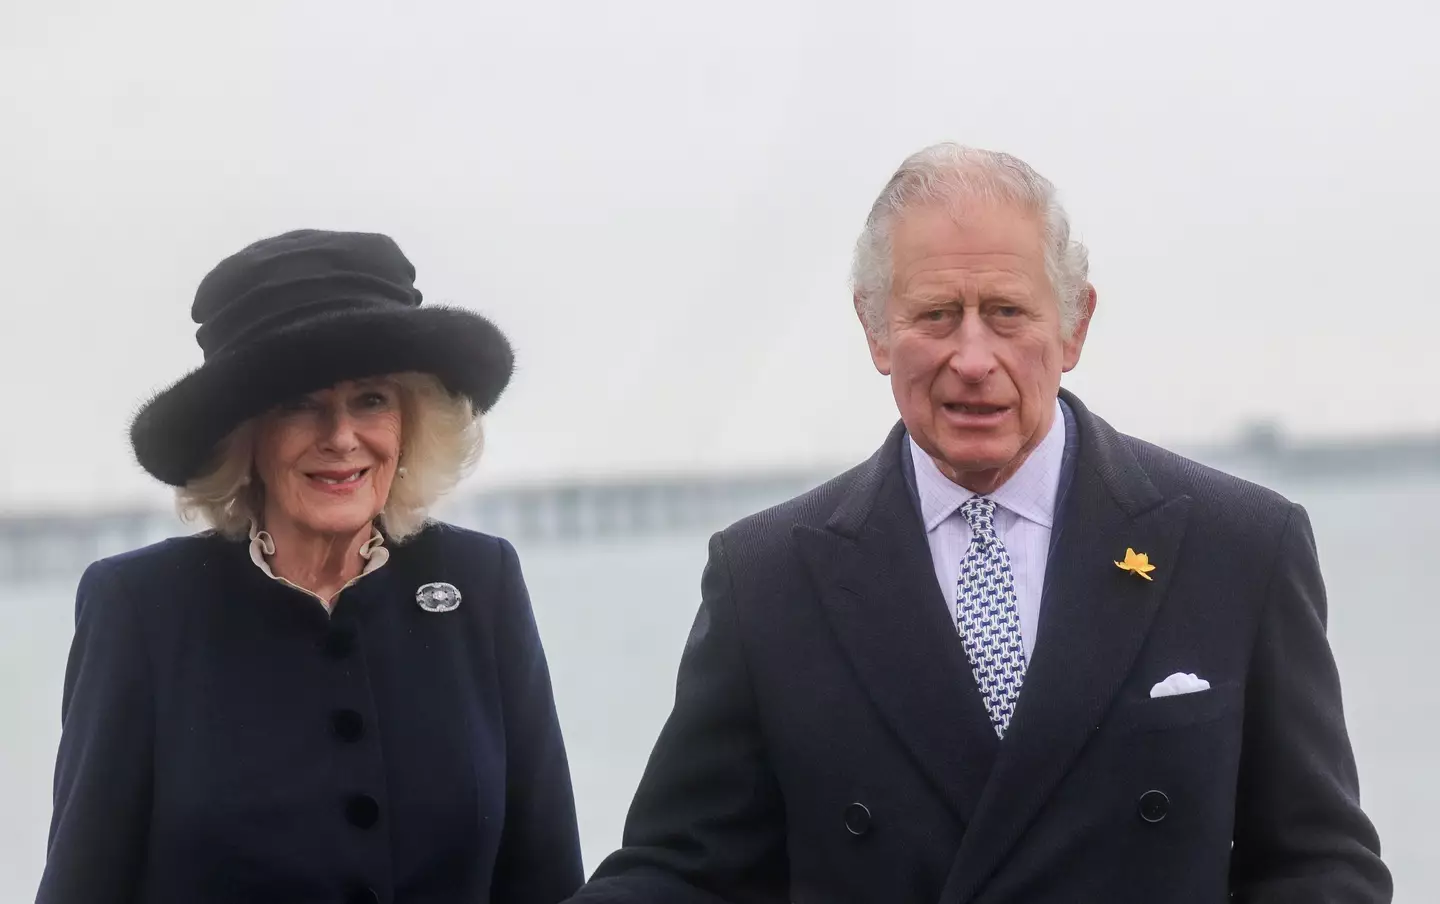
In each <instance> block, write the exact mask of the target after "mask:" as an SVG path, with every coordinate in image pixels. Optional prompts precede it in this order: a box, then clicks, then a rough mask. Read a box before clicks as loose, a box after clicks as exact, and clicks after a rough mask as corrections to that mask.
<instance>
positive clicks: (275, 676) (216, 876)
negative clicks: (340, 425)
mask: <svg viewBox="0 0 1440 904" xmlns="http://www.w3.org/2000/svg"><path fill="white" fill-rule="evenodd" d="M389 548H390V550H391V553H390V560H389V561H388V562H387V563H386V564H385V565H384V566H383V567H381V568H379V569H377V570H376V571H374V572H372V573H371V574H368V575H366V576H364V577H363V578H361V579H360V580H359V581H358V582H356V583H355V584H353V585H352V586H350V587H349V588H347V589H346V590H344V591H343V592H342V593H341V594H340V595H339V597H338V598H337V599H336V602H335V604H334V609H333V614H330V613H327V612H326V610H325V608H324V607H323V606H322V605H321V604H320V602H319V601H318V600H316V599H314V598H312V597H309V596H307V595H306V594H304V593H302V592H300V591H298V590H295V589H292V588H289V587H286V586H284V585H282V584H281V583H279V582H278V581H275V580H273V579H271V578H269V577H267V576H266V575H265V574H264V573H263V572H261V571H260V569H259V568H257V567H256V566H255V564H254V563H253V562H252V561H251V560H250V558H249V550H248V546H247V544H246V543H245V542H236V541H232V540H227V539H223V538H220V537H218V536H216V535H213V534H202V535H200V536H196V537H188V538H184V539H173V540H167V541H165V542H162V543H159V544H157V545H155V546H152V547H149V548H147V549H142V550H139V551H137V552H132V553H128V554H125V555H122V556H118V557H115V558H111V559H106V560H103V561H100V562H96V563H95V564H93V565H91V566H90V568H89V569H88V570H87V571H86V572H85V575H84V577H83V578H82V579H81V582H80V587H79V593H78V599H77V602H76V633H75V639H74V644H73V647H72V651H71V655H70V660H69V665H68V669H67V673H66V678H65V687H64V698H63V703H62V709H61V712H62V720H63V730H62V734H61V740H60V749H59V755H58V759H57V765H56V771H55V811H54V817H53V821H52V824H51V830H50V848H49V858H48V862H47V864H46V867H45V872H44V876H43V878H42V881H41V885H40V890H39V895H38V898H37V900H38V902H40V904H109V902H115V904H120V902H126V904H140V902H157V904H158V902H165V904H173V902H195V904H200V902H204V904H226V902H235V904H241V902H245V904H255V902H262V901H263V902H266V904H288V902H297V904H298V902H306V904H309V902H317V904H318V902H336V904H339V902H351V901H354V902H360V901H370V902H375V901H378V902H396V904H458V902H466V904H472V902H473V904H478V902H487V901H494V902H497V904H510V902H516V904H531V902H533V904H548V902H555V901H559V900H562V899H564V898H565V897H566V896H567V895H569V894H571V893H572V892H573V891H574V890H575V889H576V888H577V887H579V885H580V883H581V881H582V879H583V875H582V872H581V863H580V849H579V838H578V834H579V833H578V831H577V828H576V818H575V806H574V798H573V794H572V791H571V784H570V774H569V767H568V764H567V761H566V755H565V747H564V743H563V741H562V739H561V734H560V727H559V724H558V722H557V719H556V713H555V707H554V702H553V699H552V696H551V687H550V677H549V671H548V668H547V665H546V660H545V655H544V652H543V650H542V648H541V644H540V638H539V636H538V634H537V632H536V626H535V621H534V616H533V613H532V611H531V608H530V600H529V596H528V594H527V592H526V589H525V583H524V580H523V579H522V576H521V572H520V566H519V563H518V560H517V558H516V555H515V550H514V549H513V547H511V545H510V544H509V543H507V542H506V541H504V540H501V539H497V538H494V537H489V536H485V535H482V534H478V533H473V532H470V531H465V530H460V529H458V528H454V527H450V526H446V525H439V524H434V525H431V526H429V527H427V528H426V529H425V530H424V531H423V532H421V533H420V534H419V535H418V536H416V537H415V538H413V539H411V540H410V541H409V542H408V543H406V544H404V545H400V546H396V545H393V544H391V545H390V546H389ZM436 581H444V582H448V583H450V584H453V585H455V587H457V588H458V589H459V590H460V592H461V594H462V602H461V604H460V606H459V607H458V608H457V609H455V610H454V611H451V612H428V611H425V610H423V609H421V608H420V607H419V606H418V605H417V604H416V602H415V599H416V590H417V588H419V587H420V586H421V585H423V584H426V583H430V582H436Z"/></svg>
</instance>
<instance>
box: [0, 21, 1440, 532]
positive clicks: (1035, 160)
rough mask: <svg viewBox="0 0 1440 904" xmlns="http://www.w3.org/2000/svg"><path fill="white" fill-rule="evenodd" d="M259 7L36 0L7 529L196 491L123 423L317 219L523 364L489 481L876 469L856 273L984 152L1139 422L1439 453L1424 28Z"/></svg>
mask: <svg viewBox="0 0 1440 904" xmlns="http://www.w3.org/2000/svg"><path fill="white" fill-rule="evenodd" d="M220 6H221V5H220V4H213V3H194V2H184V3H181V2H168V3H161V2H141V3H130V4H123V5H116V4H106V3H99V2H93V0H92V2H83V3H77V2H70V3H66V2H55V0H50V2H45V3H38V2H29V3H22V2H20V0H9V2H7V3H4V4H3V5H0V99H3V107H0V111H3V115H4V118H3V123H4V125H3V141H0V174H3V175H0V267H3V272H4V273H5V274H6V290H5V296H4V300H3V304H4V311H5V317H4V320H3V323H4V327H3V331H0V375H3V377H4V379H5V382H6V384H7V385H8V386H9V388H10V391H9V392H8V394H7V402H8V404H7V406H6V427H5V440H4V441H3V442H0V508H15V507H24V508H30V507H38V506H42V505H49V504H52V503H53V504H86V503H97V504H98V503H106V502H119V501H128V500H136V499H160V498H162V494H161V493H160V491H159V490H158V488H157V487H155V486H154V485H153V484H152V483H151V482H149V481H148V480H147V478H145V477H144V475H143V474H142V473H141V472H139V470H138V469H137V468H136V467H135V466H134V465H133V463H132V462H131V459H130V456H129V450H128V447H127V445H126V438H125V429H126V426H127V424H128V419H129V416H130V413H131V412H132V411H133V409H134V408H135V406H136V405H137V404H138V403H139V402H140V400H142V399H143V398H144V397H145V396H146V395H147V394H148V393H150V392H153V391H155V390H156V389H158V388H160V387H162V386H164V385H166V384H168V383H169V382H171V381H173V380H174V379H176V378H178V377H179V376H180V375H181V374H182V373H183V372H184V371H185V370H187V369H189V368H190V367H193V366H195V365H197V364H198V363H199V360H200V355H199V350H198V348H197V347H196V346H195V344H194V335H193V330H194V325H193V324H192V323H191V322H190V321H189V316H188V307H189V304H190V300H191V296H192V294H193V292H194V288H195V285H196V283H197V282H198V281H199V279H200V278H201V277H202V276H203V275H204V273H205V272H206V270H208V269H209V267H210V266H212V265H213V264H214V263H215V262H216V261H218V260H219V259H220V258H221V257H222V256H224V255H226V254H228V253H230V252H232V251H234V250H236V249H237V248H239V247H240V246H242V245H243V244H245V243H247V242H249V241H252V240H253V239H255V238H258V237H260V236H262V235H266V234H271V233H275V232H280V231H283V230H286V229H291V228H296V227H301V226H317V227H327V228H362V229H373V230H378V231H383V232H387V233H390V234H391V235H393V236H395V237H396V239H397V240H398V241H399V242H400V243H401V246H402V247H403V248H404V249H405V250H406V252H407V253H408V254H409V255H410V256H411V258H412V260H414V261H415V263H416V265H417V267H418V268H419V274H420V276H419V284H420V287H421V288H422V289H423V290H424V291H425V293H426V297H427V299H428V300H430V301H446V302H452V303H460V304H464V305H467V306H471V307H474V308H476V309H478V310H481V311H483V312H485V313H487V314H489V315H491V316H493V317H494V318H495V319H496V321H497V322H498V323H500V324H501V326H502V327H503V328H504V329H506V331H507V332H508V333H509V334H510V335H511V337H512V339H513V340H514V342H515V344H516V346H517V350H518V353H519V361H520V372H519V375H518V377H517V379H516V381H515V383H514V384H513V385H512V388H511V390H510V392H509V393H508V394H507V395H506V397H505V398H504V400H503V401H502V403H501V406H500V408H499V409H498V410H497V412H496V414H495V415H494V416H493V417H492V419H491V421H490V425H489V431H490V444H489V451H488V453H487V459H486V461H485V463H484V464H483V465H482V468H481V470H480V473H479V475H477V477H476V478H474V480H477V481H484V480H493V481H509V480H515V479H529V478H538V477H543V476H547V475H557V474H563V475H576V474H599V473H608V472H612V471H616V470H624V471H647V470H652V469H656V468H664V469H691V468H701V467H724V468H745V467H752V466H760V465H765V464H773V463H782V462H797V461H803V462H832V461H833V462H836V463H845V462H848V461H851V460H854V459H856V458H858V457H861V456H863V455H866V454H868V453H869V451H871V450H872V449H873V447H874V446H875V445H876V444H877V443H878V442H879V440H880V439H881V437H882V436H883V434H884V432H885V430H886V429H887V428H888V427H889V425H890V424H891V423H892V422H893V419H894V416H895V415H894V408H893V403H892V402H891V400H890V397H889V391H888V386H887V384H886V383H885V382H884V380H883V379H882V378H880V377H879V376H877V375H876V374H875V373H874V371H873V370H872V369H871V367H870V364H869V360H868V358H867V356H866V354H865V350H864V342H863V337H862V335H861V332H860V329H859V327H858V325H857V324H856V322H855V320H854V317H853V315H852V314H851V312H850V310H849V298H848V290H847V287H846V269H847V265H848V257H849V251H850V247H851V243H852V242H853V240H854V238H855V235H856V233H857V231H858V229H859V226H860V224H861V220H862V218H863V216H864V213H865V211H866V209H867V207H868V205H869V203H870V201H871V200H872V198H873V196H874V194H875V193H876V192H877V191H878V189H879V188H880V186H881V185H882V184H883V182H884V180H885V179H886V178H887V177H888V175H889V173H890V172H891V171H892V170H893V168H894V166H895V165H896V164H897V163H898V162H899V160H900V159H901V158H902V157H903V156H904V155H905V154H907V153H909V152H910V151H912V150H915V149H916V148H918V147H920V146H923V145H925V144H928V143H930V142H932V141H936V140H940V139H947V138H953V139H957V140H961V141H965V142H967V143H972V144H978V145H982V146H988V147H995V148H999V149H1003V150H1008V151H1011V152H1014V153H1017V154H1019V155H1021V156H1022V157H1024V158H1026V159H1027V160H1029V161H1030V162H1031V163H1032V164H1034V165H1035V166H1036V167H1037V168H1038V169H1040V170H1041V171H1042V172H1044V173H1046V174H1047V175H1048V176H1050V177H1051V178H1052V179H1053V180H1054V181H1055V182H1056V183H1057V184H1058V185H1059V186H1060V188H1061V191H1062V193H1063V194H1064V197H1065V199H1066V201H1067V204H1068V206H1069V208H1070V211H1071V215H1072V217H1073V219H1074V221H1075V224H1076V227H1077V229H1078V230H1079V233H1080V235H1081V236H1082V237H1083V238H1084V239H1085V240H1086V242H1087V243H1088V244H1089V245H1090V248H1091V272H1092V278H1093V280H1094V282H1095V284H1096V286H1097V288H1098V290H1099V295H1100V308H1099V312H1098V314H1097V318H1096V321H1095V325H1094V328H1093V329H1092V331H1091V338H1090V341H1089V343H1088V345H1087V347H1086V353H1085V357H1084V360H1082V362H1081V365H1080V368H1079V369H1078V370H1077V371H1076V372H1075V373H1074V374H1072V375H1070V376H1069V377H1067V385H1069V386H1070V387H1071V388H1073V389H1075V390H1076V391H1077V392H1079V393H1080V394H1081V395H1082V397H1083V398H1085V400H1086V401H1087V402H1088V403H1089V404H1090V405H1091V406H1092V407H1093V408H1095V409H1097V410H1098V411H1099V412H1100V413H1101V414H1103V415H1104V416H1106V417H1107V418H1108V419H1109V420H1111V422H1112V423H1114V424H1116V426H1118V427H1120V428H1121V429H1124V430H1128V431H1132V432H1137V433H1140V434H1142V435H1145V436H1147V437H1148V438H1151V439H1155V440H1157V441H1162V442H1184V441H1189V440H1196V439H1213V438H1218V437H1223V436H1224V435H1227V434H1229V433H1230V432H1232V431H1233V430H1234V429H1235V427H1236V426H1237V425H1238V424H1240V423H1242V422H1244V421H1246V420H1249V419H1252V418H1255V417H1259V416H1268V415H1272V414H1273V415H1275V416H1278V417H1279V418H1280V419H1281V420H1282V421H1283V423H1284V424H1285V425H1286V426H1287V428H1289V429H1293V430H1294V431H1296V432H1300V433H1342V432H1361V431H1373V430H1418V429H1432V430H1433V429H1437V428H1440V405H1437V404H1436V402H1435V397H1436V395H1437V389H1440V377H1437V375H1436V369H1435V364H1434V355H1435V351H1434V349H1435V336H1436V334H1437V328H1440V315H1437V313H1436V310H1437V302H1440V298H1437V294H1440V293H1437V289H1436V288H1435V285H1436V280H1435V276H1434V259H1435V248H1436V247H1437V245H1440V219H1437V217H1436V211H1437V210H1440V173H1437V168H1436V165H1435V161H1437V160H1440V125H1437V110H1440V53H1436V51H1435V49H1434V35H1436V34H1437V33H1440V12H1437V7H1436V5H1435V4H1433V3H1430V2H1426V0H1413V2H1404V3H1402V2H1395V3H1388V2H1370V3H1365V4H1353V3H1347V4H1343V5H1342V4H1326V3H1323V2H1322V3H1314V2H1311V3H1302V2H1287V3H1265V2H1256V0H1244V2H1235V0H1217V2H1207V3H1204V4H1189V5H1187V6H1186V7H1185V8H1184V9H1183V10H1181V9H1178V8H1177V7H1175V6H1174V5H1172V4H1157V3H1147V2H1123V3H1122V2H1109V3H1106V2H1099V3H1086V4H1075V3H1065V2H1051V3H1031V4H1024V3H1010V4H1000V3H991V4H986V5H976V4H960V3H954V2H926V3H887V4H874V3H856V2H844V3H840V2H831V0H826V2H790V3H777V2H774V0H768V2H742V3H727V4H677V3H674V2H662V0H648V2H643V3H605V4H599V3H582V2H564V3H525V4H514V3H512V4H503V5H502V4H488V3H487V4H470V3H460V2H450V3H433V2H432V3H410V4H402V3H394V4H383V3H376V2H355V0H351V2H328V3H318V2H291V3H275V2H266V3H253V2H252V3H245V4H240V3H233V4H225V7H226V9H228V12H220V11H218V10H219V9H220Z"/></svg>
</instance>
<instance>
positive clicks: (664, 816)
mask: <svg viewBox="0 0 1440 904" xmlns="http://www.w3.org/2000/svg"><path fill="white" fill-rule="evenodd" d="M788 886H789V881H788V858H787V856H786V853H785V814H784V808H783V804H782V801H781V796H780V789H779V784H778V782H777V781H776V778H775V776H774V774H773V772H772V770H771V768H770V766H769V763H768V761H767V758H766V754H765V749H764V739H763V737H762V735H761V729H760V725H759V720H758V717H757V712H756V701H755V695H754V691H753V689H752V687H751V683H750V678H749V675H748V672H747V668H746V664H745V657H744V652H743V650H742V644H741V637H740V631H739V627H738V624H737V616H736V608H735V600H734V588H733V585H732V582H731V578H730V571H729V566H728V563H727V561H726V553H725V545H724V537H723V535H721V534H717V535H716V536H715V537H713V538H712V539H711V541H710V559H709V562H708V563H707V565H706V567H705V572H704V576H703V578H702V580H701V605H700V610H699V613H698V614H697V616H696V619H695V623H694V627H693V628H692V629H691V632H690V637H689V639H688V640H687V641H686V645H685V651H684V654H683V655H682V657H681V661H680V671H679V677H678V679H677V681H676V692H675V705H674V708H673V710H672V711H671V714H670V717H669V719H668V720H667V722H666V724H665V727H664V728H663V729H662V730H661V733H660V738H659V740H658V741H657V742H656V744H655V748H654V750H653V751H652V753H651V756H650V761H649V763H648V765H647V766H646V769H645V773H644V775H643V776H642V778H641V780H640V786H639V789H638V790H637V791H636V793H635V799H634V801H633V803H632V804H631V808H630V813H629V817H628V819H627V821H626V826H625V835H624V843H623V847H622V848H621V850H619V851H617V852H616V853H614V854H612V855H611V856H610V857H609V858H608V859H606V860H605V862H604V863H602V864H601V865H600V868H599V869H598V870H597V871H596V873H595V875H594V877H592V879H591V881H590V882H589V884H587V885H586V886H585V888H584V889H583V890H582V892H581V894H580V895H579V896H578V897H577V898H576V899H575V900H576V901H577V902H584V904H622V902H624V904H661V902H664V904H706V902H715V901H717V900H724V901H728V902H737V904H738V902H746V904H749V902H756V904H758V902H783V901H789V900H790V897H789V894H788Z"/></svg>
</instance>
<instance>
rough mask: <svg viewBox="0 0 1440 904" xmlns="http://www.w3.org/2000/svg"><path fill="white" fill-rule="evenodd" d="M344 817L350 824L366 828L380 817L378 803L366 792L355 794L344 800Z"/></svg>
mask: <svg viewBox="0 0 1440 904" xmlns="http://www.w3.org/2000/svg"><path fill="white" fill-rule="evenodd" d="M345 818H346V819H347V820H349V822H350V824H351V825H352V826H356V827H357V828H361V829H368V828H370V827H371V826H373V825H374V824H375V823H376V822H377V821H378V820H379V819H380V805H379V804H378V803H376V802H375V798H373V797H371V796H370V795H368V794H357V795H355V796H354V797H352V798H350V799H349V800H347V801H345Z"/></svg>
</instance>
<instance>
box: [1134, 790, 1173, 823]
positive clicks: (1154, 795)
mask: <svg viewBox="0 0 1440 904" xmlns="http://www.w3.org/2000/svg"><path fill="white" fill-rule="evenodd" d="M1169 812H1170V798H1168V797H1166V796H1165V792H1164V791H1146V792H1145V793H1144V794H1142V795H1140V818H1141V819H1143V820H1145V821H1146V822H1159V821H1160V820H1162V819H1164V818H1165V814H1166V813H1169Z"/></svg>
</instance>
